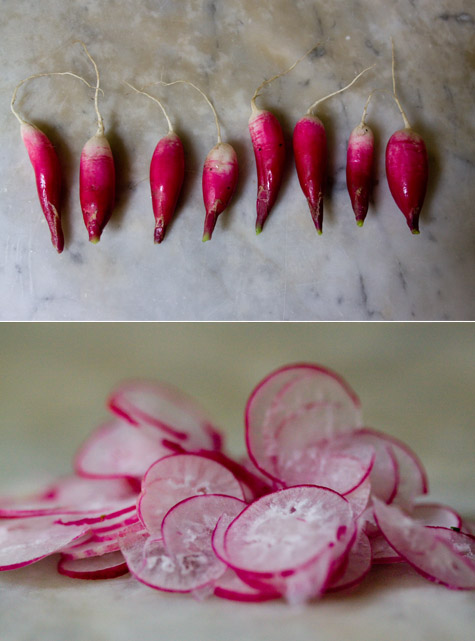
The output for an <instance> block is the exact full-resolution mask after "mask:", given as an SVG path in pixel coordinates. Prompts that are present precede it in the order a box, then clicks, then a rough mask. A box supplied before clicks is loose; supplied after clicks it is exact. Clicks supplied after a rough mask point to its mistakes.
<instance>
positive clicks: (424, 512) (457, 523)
mask: <svg viewBox="0 0 475 641" xmlns="http://www.w3.org/2000/svg"><path fill="white" fill-rule="evenodd" d="M411 516H412V518H413V519H415V520H416V521H417V522H418V523H420V524H421V525H432V526H439V527H446V528H458V529H462V517H461V516H460V515H459V514H457V512H456V511H455V510H453V509H452V508H451V507H449V506H448V505H441V504H440V503H419V504H418V505H415V506H414V507H413V509H412V511H411Z"/></svg>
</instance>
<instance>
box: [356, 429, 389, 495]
mask: <svg viewBox="0 0 475 641" xmlns="http://www.w3.org/2000/svg"><path fill="white" fill-rule="evenodd" d="M351 438H352V441H353V442H354V443H356V444H358V443H360V444H362V445H369V446H371V447H373V448H374V450H375V453H376V455H375V459H374V464H373V468H372V470H371V474H370V480H371V487H372V492H373V494H374V495H375V496H377V497H378V498H380V499H381V500H382V501H384V502H385V503H391V501H392V500H393V499H394V497H395V496H396V493H397V489H398V485H399V464H398V462H397V458H396V455H395V454H394V451H393V448H392V447H391V445H389V444H388V443H387V442H386V440H385V439H383V438H379V433H378V434H376V433H374V431H372V430H368V429H362V430H357V431H355V432H353V434H352V435H351Z"/></svg>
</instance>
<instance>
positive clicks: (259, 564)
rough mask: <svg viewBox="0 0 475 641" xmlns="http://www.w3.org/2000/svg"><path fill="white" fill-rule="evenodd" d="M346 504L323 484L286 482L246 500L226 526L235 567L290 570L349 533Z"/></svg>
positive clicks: (268, 571) (352, 527) (345, 541)
mask: <svg viewBox="0 0 475 641" xmlns="http://www.w3.org/2000/svg"><path fill="white" fill-rule="evenodd" d="M354 530H355V525H354V521H353V514H352V511H351V507H350V504H349V503H348V501H346V499H345V498H343V497H342V496H341V495H339V494H338V493H336V492H334V491H332V490H329V489H328V488H323V487H317V486H312V485H305V486H297V487H291V488H287V489H284V490H280V491H278V492H274V493H273V494H269V495H267V496H264V497H262V498H260V499H258V500H257V501H255V502H254V503H251V505H249V506H248V507H247V508H246V509H245V510H244V511H243V512H241V514H240V515H239V516H238V517H236V518H235V519H234V521H233V522H232V523H231V524H230V526H229V527H228V529H227V531H226V534H225V538H224V549H225V554H226V558H227V559H228V562H229V564H230V565H232V567H233V568H234V569H236V568H237V569H239V570H244V571H247V572H251V573H264V574H277V573H279V574H282V573H284V574H285V573H287V574H292V573H293V572H295V571H296V570H298V569H299V568H300V567H302V566H305V565H306V564H310V563H311V562H312V561H313V560H314V559H316V558H317V557H318V556H319V555H320V554H322V553H323V552H324V551H325V550H326V549H328V548H338V549H343V548H346V547H347V546H348V544H349V541H350V540H351V539H352V538H353V536H354Z"/></svg>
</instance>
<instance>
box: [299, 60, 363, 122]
mask: <svg viewBox="0 0 475 641" xmlns="http://www.w3.org/2000/svg"><path fill="white" fill-rule="evenodd" d="M374 66H375V65H371V66H370V67H366V69H363V71H360V73H359V74H358V75H357V76H355V77H354V78H353V80H352V81H351V82H350V83H349V84H347V85H346V86H345V87H343V88H342V89H338V90H337V91H333V92H332V93H330V94H328V96H324V97H323V98H319V99H318V100H316V101H315V102H314V103H313V104H312V105H310V107H309V108H308V109H307V111H306V115H309V116H310V115H312V111H313V110H314V109H315V107H317V105H319V104H320V103H322V102H323V101H324V100H328V98H332V97H333V96H336V95H337V94H339V93H342V92H343V91H346V90H347V89H349V88H350V87H351V86H352V85H354V83H355V82H356V81H357V80H358V78H361V76H362V75H363V74H364V73H366V72H367V71H369V70H370V69H372V68H373V67H374Z"/></svg>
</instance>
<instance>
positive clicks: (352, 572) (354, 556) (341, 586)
mask: <svg viewBox="0 0 475 641" xmlns="http://www.w3.org/2000/svg"><path fill="white" fill-rule="evenodd" d="M370 570H371V544H370V542H369V539H368V537H367V536H366V534H365V533H364V532H363V531H360V533H359V534H358V536H357V538H356V541H355V543H354V544H353V545H352V546H351V548H350V551H349V553H348V563H347V566H346V569H345V571H344V572H343V574H342V576H341V577H340V578H338V579H337V580H336V581H333V582H331V583H330V585H329V587H328V592H336V591H337V590H347V589H348V588H352V587H354V586H355V585H358V584H359V583H361V581H362V580H363V579H364V578H365V576H366V575H367V574H368V572H369V571H370Z"/></svg>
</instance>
